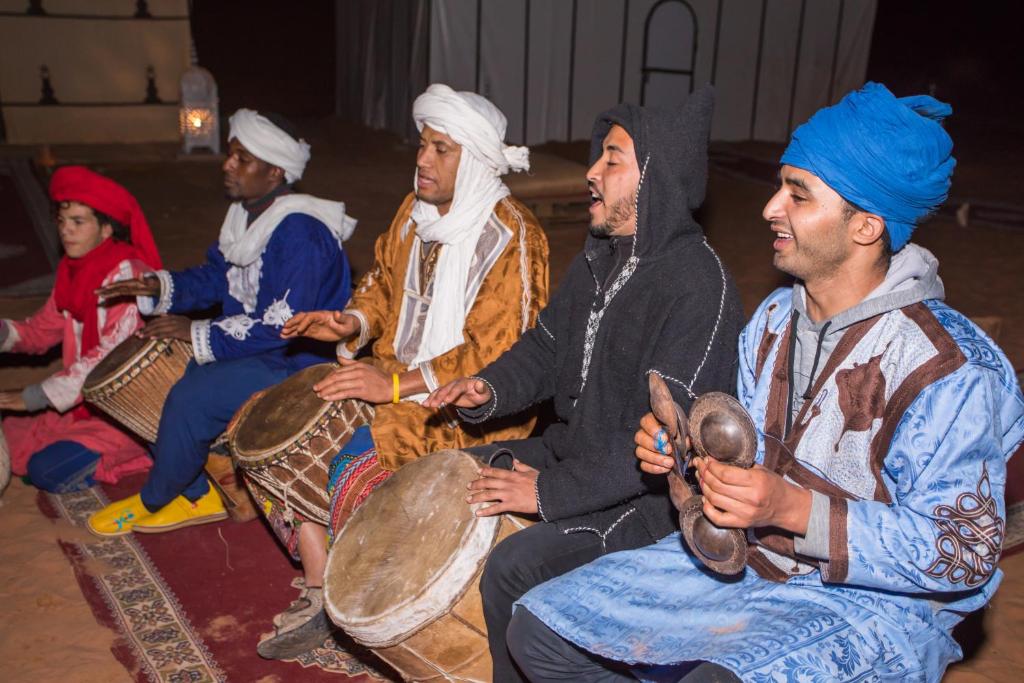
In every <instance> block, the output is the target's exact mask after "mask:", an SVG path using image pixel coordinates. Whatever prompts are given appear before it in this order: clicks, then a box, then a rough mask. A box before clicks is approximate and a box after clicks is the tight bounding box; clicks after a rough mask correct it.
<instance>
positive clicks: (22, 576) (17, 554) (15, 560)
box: [0, 480, 132, 683]
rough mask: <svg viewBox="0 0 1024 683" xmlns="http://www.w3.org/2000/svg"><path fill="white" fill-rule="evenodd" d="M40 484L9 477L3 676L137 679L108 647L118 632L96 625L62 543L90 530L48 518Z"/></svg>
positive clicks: (2, 503) (0, 567)
mask: <svg viewBox="0 0 1024 683" xmlns="http://www.w3.org/2000/svg"><path fill="white" fill-rule="evenodd" d="M36 493H37V491H36V489H34V488H31V487H29V486H26V485H25V484H23V483H21V481H20V480H15V481H12V482H11V485H10V486H9V487H8V489H7V491H6V493H4V494H3V499H2V500H0V624H3V626H2V627H0V662H2V664H0V672H2V674H0V677H2V678H3V680H4V681H9V682H11V683H14V682H16V681H34V682H37V683H44V682H49V681H54V682H66V681H68V680H71V679H69V678H68V674H69V672H74V675H73V680H75V681H76V682H77V681H81V682H82V683H107V682H108V681H109V682H110V683H114V682H115V681H131V680H132V678H131V677H130V676H129V675H128V672H127V671H126V670H125V668H124V666H122V665H121V663H120V662H118V661H117V660H116V659H114V655H112V654H111V652H110V647H111V645H113V644H114V641H115V638H116V637H117V634H115V633H114V632H113V631H111V630H110V629H107V628H105V627H103V626H101V625H99V624H97V623H96V619H95V618H94V617H93V614H92V610H91V609H90V608H89V606H88V605H87V604H86V602H85V599H84V598H83V597H82V593H81V590H80V589H79V588H78V582H77V581H76V580H75V575H74V572H73V571H72V569H71V565H70V564H69V563H68V561H67V558H65V556H64V553H63V552H62V551H61V549H60V547H59V546H58V545H57V541H58V540H59V539H65V540H79V539H81V538H83V534H84V535H85V536H88V532H86V531H84V530H82V529H78V528H76V527H73V526H71V525H69V524H67V523H66V522H61V523H54V522H52V521H51V520H48V519H46V518H45V517H44V516H43V515H42V514H41V513H40V512H39V508H38V507H37V506H36Z"/></svg>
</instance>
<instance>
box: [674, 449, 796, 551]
mask: <svg viewBox="0 0 1024 683" xmlns="http://www.w3.org/2000/svg"><path fill="white" fill-rule="evenodd" d="M693 462H694V464H695V465H696V467H697V478H698V480H699V481H700V487H701V490H702V492H703V494H704V514H705V515H706V516H707V518H708V519H709V520H710V521H712V522H714V523H715V524H716V525H718V526H720V527H736V528H739V529H749V528H754V527H762V526H774V527H778V528H780V529H785V530H787V531H791V532H793V533H795V534H801V535H802V534H805V533H807V520H808V518H809V517H810V514H811V492H810V491H808V490H807V489H805V488H803V487H800V486H797V485H796V484H792V483H790V482H788V481H786V480H785V479H783V478H782V477H781V476H780V475H778V474H776V473H775V472H772V471H771V470H769V469H765V468H764V467H762V466H761V465H754V466H753V467H751V468H750V469H744V468H742V467H736V466H734V465H726V464H725V463H721V462H718V461H717V460H713V459H711V458H694V459H693Z"/></svg>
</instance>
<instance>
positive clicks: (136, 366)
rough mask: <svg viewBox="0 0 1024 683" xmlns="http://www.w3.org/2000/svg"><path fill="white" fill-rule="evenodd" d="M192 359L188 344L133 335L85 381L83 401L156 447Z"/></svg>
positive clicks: (174, 340) (94, 369)
mask: <svg viewBox="0 0 1024 683" xmlns="http://www.w3.org/2000/svg"><path fill="white" fill-rule="evenodd" d="M190 360H192V345H191V344H189V343H188V342H183V341H180V340H178V339H140V338H138V337H135V336H131V337H128V338H127V339H125V340H124V341H123V342H121V343H120V344H118V345H117V346H116V347H115V348H114V350H113V351H111V352H110V353H108V354H107V356H106V357H105V358H104V359H103V360H101V361H100V362H99V363H98V364H97V365H96V367H95V368H93V369H92V372H90V373H89V376H88V377H86V378H85V384H83V385H82V397H83V398H84V399H85V400H86V401H88V402H89V403H91V404H93V405H94V406H96V407H97V408H99V409H100V410H102V411H103V412H105V413H106V414H107V415H110V416H111V417H112V418H114V419H115V420H117V421H118V422H120V423H121V424H123V425H124V426H125V427H127V428H128V429H130V430H132V431H133V432H135V433H136V434H138V435H139V436H141V437H142V438H143V439H145V440H146V441H149V442H150V443H152V442H154V441H156V432H157V429H158V428H159V427H160V415H161V414H162V413H163V411H164V403H166V402H167V394H169V393H170V391H171V387H173V386H174V385H175V384H176V383H177V381H178V380H179V379H181V376H182V375H184V374H185V368H186V367H187V366H188V363H189V361H190Z"/></svg>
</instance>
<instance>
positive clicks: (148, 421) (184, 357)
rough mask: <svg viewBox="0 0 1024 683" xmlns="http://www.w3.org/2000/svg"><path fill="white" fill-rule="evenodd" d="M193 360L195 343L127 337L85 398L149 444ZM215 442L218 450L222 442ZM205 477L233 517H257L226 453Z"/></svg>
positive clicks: (92, 378) (89, 381) (214, 458)
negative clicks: (168, 396)
mask: <svg viewBox="0 0 1024 683" xmlns="http://www.w3.org/2000/svg"><path fill="white" fill-rule="evenodd" d="M191 360H192V345H191V344H189V343H188V342H184V341H181V340H179V339H140V338H138V337H135V336H131V337H128V338H127V339H125V340H124V341H123V342H121V343H120V344H118V345H117V346H116V347H115V348H114V350H113V351H111V352H110V353H108V354H107V355H106V357H105V358H104V359H103V360H101V361H100V362H99V363H97V364H96V367H94V368H93V369H92V372H90V373H89V376H88V377H86V378H85V384H84V385H82V397H83V398H84V399H85V400H86V401H87V402H89V403H91V404H92V405H94V406H96V407H97V408H99V409H100V410H102V411H103V412H105V413H106V414H108V415H110V416H111V417H112V418H114V419H115V420H117V421H118V422H120V423H121V424H123V425H124V426H125V427H127V428H128V429H130V430H132V431H133V432H135V433H136V434H138V435H139V436H140V437H142V438H143V439H145V440H146V441H148V442H150V443H152V442H154V441H156V434H157V429H159V427H160V416H161V415H162V414H163V411H164V403H166V402H167V395H168V394H169V393H171V388H173V387H174V385H175V384H177V382H178V380H180V379H181V377H182V375H184V374H185V368H186V367H188V364H189V361H191ZM220 442H221V440H220V439H218V441H217V442H216V443H215V444H214V446H213V449H214V451H216V449H217V445H218V443H220ZM206 473H207V474H208V475H209V476H210V479H211V483H212V484H213V486H214V488H216V489H217V492H218V493H219V494H220V496H221V498H222V499H223V501H224V506H225V507H226V508H227V511H228V514H229V515H230V516H231V519H233V520H235V521H236V522H245V521H248V520H250V519H253V518H255V517H256V508H255V507H254V506H253V503H252V500H251V499H250V498H249V492H248V491H246V490H245V487H244V486H240V485H239V484H238V482H237V481H236V478H235V472H234V468H232V467H231V460H230V458H228V457H227V455H226V454H224V455H218V454H217V453H216V452H214V453H211V454H210V457H209V458H208V459H207V462H206Z"/></svg>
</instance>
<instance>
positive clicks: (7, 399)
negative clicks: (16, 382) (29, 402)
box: [0, 391, 26, 410]
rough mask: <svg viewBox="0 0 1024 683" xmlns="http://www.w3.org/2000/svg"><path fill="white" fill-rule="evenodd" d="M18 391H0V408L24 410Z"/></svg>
mask: <svg viewBox="0 0 1024 683" xmlns="http://www.w3.org/2000/svg"><path fill="white" fill-rule="evenodd" d="M25 409H26V406H25V399H23V398H22V397H21V392H20V391H0V410H25Z"/></svg>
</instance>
